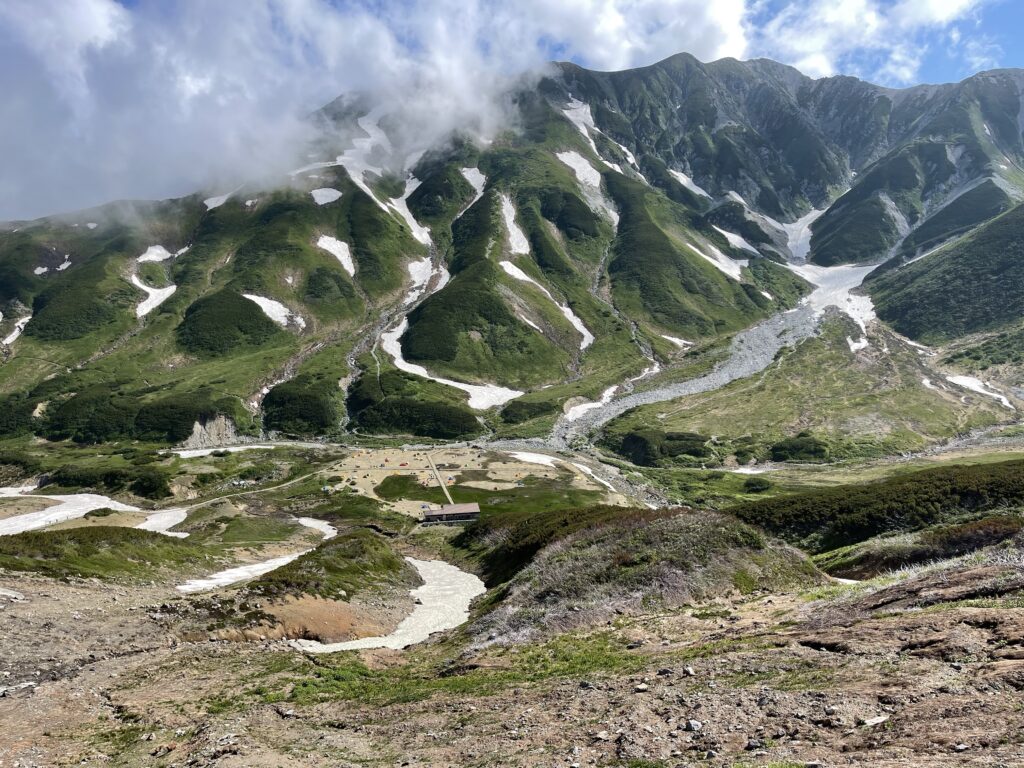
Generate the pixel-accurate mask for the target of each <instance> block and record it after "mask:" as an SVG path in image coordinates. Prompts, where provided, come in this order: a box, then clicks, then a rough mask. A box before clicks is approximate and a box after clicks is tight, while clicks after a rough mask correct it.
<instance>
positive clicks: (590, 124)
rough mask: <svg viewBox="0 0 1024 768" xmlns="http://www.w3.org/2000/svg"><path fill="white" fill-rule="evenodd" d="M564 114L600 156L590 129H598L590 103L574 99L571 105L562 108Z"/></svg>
mask: <svg viewBox="0 0 1024 768" xmlns="http://www.w3.org/2000/svg"><path fill="white" fill-rule="evenodd" d="M562 114H563V115H565V116H566V117H567V118H568V119H569V122H570V123H572V124H573V125H575V126H576V128H577V129H578V130H579V132H580V133H582V134H583V138H585V139H586V140H587V143H588V144H590V148H591V149H592V150H594V154H595V155H598V157H600V153H599V152H598V151H597V145H596V144H595V143H594V139H593V138H592V137H591V135H590V130H589V129H591V128H593V129H594V130H597V126H596V125H595V124H594V115H593V113H592V112H591V111H590V105H589V104H585V103H583V102H582V101H578V100H577V99H572V100H571V101H570V102H569V106H567V107H566V108H565V109H563V110H562Z"/></svg>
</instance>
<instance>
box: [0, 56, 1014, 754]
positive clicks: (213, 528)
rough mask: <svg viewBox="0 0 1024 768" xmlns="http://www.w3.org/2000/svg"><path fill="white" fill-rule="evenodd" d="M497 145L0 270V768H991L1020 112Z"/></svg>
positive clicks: (558, 72) (553, 90) (1008, 90)
mask: <svg viewBox="0 0 1024 768" xmlns="http://www.w3.org/2000/svg"><path fill="white" fill-rule="evenodd" d="M501 101H502V104H503V108H504V110H505V111H506V112H507V116H506V119H505V120H503V121H502V125H503V127H502V128H501V129H500V130H498V131H491V132H490V133H486V134H485V133H484V132H483V131H482V130H481V129H480V128H479V127H478V126H475V125H466V126H464V127H462V128H460V129H459V130H457V131H453V132H451V133H450V134H448V135H445V136H444V137H442V139H440V140H431V141H430V142H429V143H427V144H423V141H424V140H423V139H421V138H420V137H419V135H418V132H417V126H416V125H415V124H411V123H410V121H409V120H408V119H407V116H405V115H404V113H403V110H402V105H401V104H394V103H388V102H387V101H386V100H382V99H380V98H378V97H377V96H376V95H375V94H372V93H361V94H346V95H343V96H341V97H340V98H338V99H337V100H336V101H334V102H332V103H330V104H328V105H326V106H324V107H323V108H322V109H320V110H319V111H318V112H316V113H315V114H313V115H311V116H310V117H309V121H310V123H311V125H312V126H313V127H314V128H315V132H316V138H315V140H313V141H311V142H310V143H309V145H308V146H304V147H302V148H301V151H300V152H298V153H297V154H298V155H299V156H302V157H303V161H302V163H301V164H300V167H296V168H295V169H294V170H292V171H291V172H290V173H288V174H285V175H283V176H281V177H280V178H276V179H271V180H267V179H263V180H262V181H260V182H258V183H257V182H255V181H251V180H246V179H240V180H239V185H238V186H237V187H235V188H233V189H230V190H228V189H224V190H208V191H206V192H197V193H196V194H193V195H191V196H188V197H182V198H178V199H171V200H162V201H137V200H128V201H118V202H112V203H109V204H107V205H104V206H101V207H99V208H95V209H90V210H85V211H77V212H73V213H63V214H59V215H54V216H48V217H45V218H42V219H37V220H33V221H13V222H6V223H2V224H0V312H2V318H0V485H2V486H4V487H3V488H0V647H2V648H3V649H4V653H3V654H0V675H3V677H2V678H0V722H3V723H7V724H8V726H7V728H5V729H4V731H5V732H4V733H2V734H0V765H6V764H12V765H72V764H74V765H99V764H101V763H102V764H104V765H159V766H171V765H175V766H185V765H190V766H191V765H202V766H212V765H216V766H223V767H224V768H229V767H230V766H277V765H295V766H307V765H308V766H319V765H337V766H355V765H451V766H495V765H508V766H538V765H544V766H574V765H575V766H580V765H596V766H632V767H633V768H647V767H650V768H655V767H657V766H673V767H674V766H699V765H714V766H727V767H728V766H754V765H758V766H760V765H764V766H775V768H784V767H792V766H812V765H817V766H831V765H840V764H841V765H856V766H869V765H870V766H959V765H985V766H1010V765H1020V764H1021V762H1020V761H1021V755H1024V423H1022V422H1021V413H1022V409H1024V70H995V71H988V72H982V73H980V74H976V75H974V76H972V77H970V78H968V79H966V80H964V81H962V82H960V83H955V84H947V85H921V86H915V87H911V88H905V89H892V88H885V87H881V86H876V85H872V84H870V83H867V82H864V81H862V80H859V79H856V78H853V77H846V76H840V77H827V78H822V79H811V78H809V77H806V76H804V75H803V74H801V73H800V72H798V71H797V70H795V69H793V68H791V67H788V66H785V65H782V64H778V63H776V62H773V61H769V60H766V59H757V60H752V61H745V62H741V61H736V60H733V59H722V60H719V61H715V62H712V63H702V62H700V61H698V60H697V59H695V58H694V57H692V56H690V55H688V54H685V53H681V54H678V55H675V56H672V57H671V58H668V59H666V60H664V61H661V62H659V63H657V64H654V65H652V66H648V67H644V68H641V69H633V70H628V71H622V72H597V71H591V70H587V69H584V68H582V67H579V66H577V65H575V64H568V63H560V64H553V65H551V66H550V67H549V68H548V69H547V70H546V71H545V72H544V73H543V74H540V75H536V76H534V77H531V78H528V79H523V80H520V81H518V82H517V84H515V85H513V86H510V87H509V88H508V90H507V92H506V93H504V94H503V98H502V100H501ZM446 510H447V511H446ZM441 513H444V514H449V513H450V514H455V515H464V517H462V518H459V519H458V520H456V521H455V522H457V523H459V524H458V525H441V524H437V523H439V522H445V523H450V522H452V521H451V520H444V519H441V518H439V517H437V515H439V514H441ZM13 724H17V725H18V727H16V728H14V727H11V726H12V725H13ZM18 761H20V762H18Z"/></svg>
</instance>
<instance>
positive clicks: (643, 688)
mask: <svg viewBox="0 0 1024 768" xmlns="http://www.w3.org/2000/svg"><path fill="white" fill-rule="evenodd" d="M633 690H634V691H635V692H636V693H647V691H649V690H650V686H649V685H647V683H638V684H637V686H636V687H635V688H634V689H633Z"/></svg>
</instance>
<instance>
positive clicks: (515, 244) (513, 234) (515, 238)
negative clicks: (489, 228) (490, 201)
mask: <svg viewBox="0 0 1024 768" xmlns="http://www.w3.org/2000/svg"><path fill="white" fill-rule="evenodd" d="M501 216H502V218H503V219H504V220H505V228H506V229H507V230H508V245H509V248H510V249H511V250H512V253H529V252H530V241H529V240H527V239H526V235H525V234H524V233H523V230H521V229H520V228H519V225H518V224H516V209H515V206H513V205H512V201H511V200H509V198H508V195H506V194H502V195H501Z"/></svg>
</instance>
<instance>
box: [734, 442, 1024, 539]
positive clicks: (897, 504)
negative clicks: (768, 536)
mask: <svg viewBox="0 0 1024 768" xmlns="http://www.w3.org/2000/svg"><path fill="white" fill-rule="evenodd" d="M1022 504H1024V461H1019V460H1018V461H1007V462H1001V463H997V464H982V465H977V466H955V467H940V468H937V469H928V470H924V471H921V472H915V473H913V474H909V475H904V476H901V477H892V478H888V479H885V480H881V481H879V482H875V483H867V484H864V485H844V486H838V487H834V488H823V489H820V490H814V491H807V492H804V493H797V494H793V495H791V496H781V497H775V498H772V499H765V500H763V501H752V502H747V503H743V504H739V505H737V506H735V507H732V508H731V509H730V510H729V511H731V512H733V513H734V514H735V515H737V516H738V517H739V518H741V519H742V520H745V521H746V522H748V523H752V524H755V525H760V526H761V527H763V528H765V529H767V530H769V531H771V532H772V533H775V534H778V535H780V536H782V537H784V538H786V539H788V540H790V541H793V542H799V543H800V544H802V545H803V546H805V547H807V548H809V549H811V550H813V551H816V552H825V551H828V550H832V549H837V548H839V547H843V546H847V545H850V544H855V543H857V542H860V541H864V540H866V539H869V538H871V537H873V536H878V535H879V534H883V533H893V532H901V531H917V530H921V529H923V528H926V527H929V526H932V525H935V524H937V523H942V522H946V521H951V520H953V519H955V518H956V517H958V516H961V515H964V514H976V513H980V512H984V511H986V510H994V509H998V508H1000V507H1011V506H1019V505H1022ZM965 535H966V534H965Z"/></svg>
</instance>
